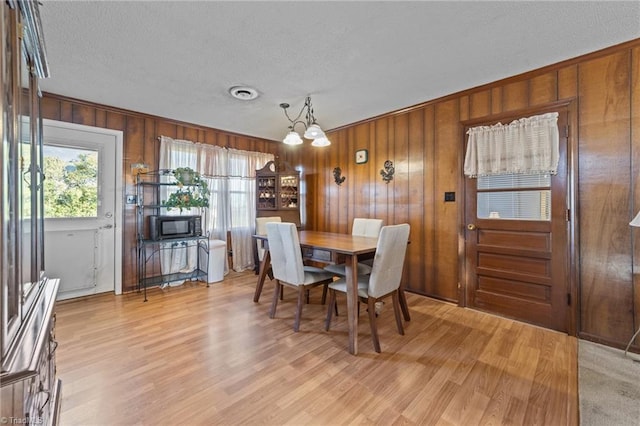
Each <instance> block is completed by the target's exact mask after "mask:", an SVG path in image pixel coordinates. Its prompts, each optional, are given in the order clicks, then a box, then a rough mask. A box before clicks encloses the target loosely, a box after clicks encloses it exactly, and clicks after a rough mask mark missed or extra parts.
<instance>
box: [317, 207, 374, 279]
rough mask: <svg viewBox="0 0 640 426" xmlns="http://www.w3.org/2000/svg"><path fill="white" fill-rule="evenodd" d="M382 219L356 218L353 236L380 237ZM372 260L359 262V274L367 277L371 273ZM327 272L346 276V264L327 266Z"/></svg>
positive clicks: (352, 229)
mask: <svg viewBox="0 0 640 426" xmlns="http://www.w3.org/2000/svg"><path fill="white" fill-rule="evenodd" d="M382 223H383V221H382V219H366V218H361V217H356V218H355V219H353V225H352V227H351V235H355V236H360V237H378V235H379V234H380V229H381V228H382ZM369 260H370V259H367V260H364V261H361V262H358V274H359V275H365V274H370V273H371V265H372V264H373V262H372V261H369ZM324 269H325V271H329V272H331V273H333V274H335V275H337V276H339V277H344V276H346V274H347V273H346V270H345V265H344V263H339V264H334V265H327V266H325V268H324Z"/></svg>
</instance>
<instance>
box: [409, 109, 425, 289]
mask: <svg viewBox="0 0 640 426" xmlns="http://www.w3.org/2000/svg"><path fill="white" fill-rule="evenodd" d="M408 119H409V123H408V126H409V129H408V136H409V139H408V145H407V150H408V152H407V154H408V155H410V157H409V158H408V159H407V166H408V168H407V185H408V199H407V220H406V221H407V223H409V225H410V226H411V232H410V235H409V240H410V241H411V243H410V244H409V246H407V254H406V256H407V258H406V260H405V270H404V273H405V278H404V282H405V283H406V286H407V287H411V288H412V289H413V288H415V289H416V290H417V291H419V292H422V293H424V283H425V281H426V280H425V277H424V273H425V269H424V267H423V266H422V265H423V263H424V260H425V240H424V236H425V233H424V231H423V230H424V228H425V224H424V214H423V211H424V204H423V203H424V199H425V197H424V194H425V187H424V182H425V178H424V174H425V172H427V171H428V169H427V168H426V167H425V150H426V149H428V146H427V145H425V142H424V131H425V123H424V119H425V117H424V110H417V111H411V112H410V113H408Z"/></svg>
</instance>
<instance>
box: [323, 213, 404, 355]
mask: <svg viewBox="0 0 640 426" xmlns="http://www.w3.org/2000/svg"><path fill="white" fill-rule="evenodd" d="M409 231H410V227H409V225H408V224H406V223H404V224H401V225H389V226H383V227H382V229H381V230H380V237H379V238H378V244H377V246H376V254H375V256H374V258H373V267H372V269H371V274H369V275H358V304H359V303H360V302H363V303H366V304H367V308H368V309H367V311H368V313H369V324H370V327H371V339H372V340H373V347H374V349H375V351H376V352H380V340H379V339H378V327H377V323H376V313H375V304H376V302H378V301H381V300H382V299H384V298H387V297H388V296H391V298H392V303H393V312H394V314H395V317H396V326H397V328H398V333H400V334H402V335H404V328H403V326H402V316H401V312H400V303H399V297H400V281H401V280H402V270H403V268H404V258H405V255H406V252H407V242H408V241H409ZM336 291H340V292H343V293H346V291H347V282H346V279H345V278H340V279H338V280H337V281H335V282H333V283H331V284H329V306H328V308H327V318H326V321H325V330H327V331H329V327H330V326H331V317H332V314H333V310H334V309H335V307H336Z"/></svg>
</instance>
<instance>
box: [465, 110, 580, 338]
mask: <svg viewBox="0 0 640 426" xmlns="http://www.w3.org/2000/svg"><path fill="white" fill-rule="evenodd" d="M556 110H557V111H558V112H559V113H560V115H559V117H558V128H559V130H560V160H559V165H558V173H557V175H549V174H547V175H544V174H542V175H504V176H491V177H485V178H478V179H471V178H467V177H465V186H466V188H465V190H466V197H465V233H466V236H465V257H466V265H465V271H466V287H465V289H466V291H465V300H466V305H467V306H468V307H471V308H475V309H479V310H482V311H487V312H491V313H494V314H497V315H502V316H506V317H510V318H514V319H517V320H520V321H524V322H528V323H531V324H536V325H539V326H542V327H546V328H550V329H554V330H559V331H564V332H566V331H568V327H569V325H568V318H569V317H568V315H569V306H568V305H569V300H570V299H569V293H570V291H569V290H570V289H569V278H568V259H569V247H568V244H569V243H568V241H569V236H568V225H569V224H568V217H569V215H568V205H567V191H568V185H567V182H568V181H567V144H568V143H567V142H568V141H567V132H566V129H567V124H568V114H569V113H568V110H567V109H566V108H564V107H563V108H561V109H559V110H558V109H556ZM532 115H533V114H532ZM515 118H519V117H514V119H515ZM506 121H509V120H505V122H506ZM486 124H487V125H489V124H494V123H486Z"/></svg>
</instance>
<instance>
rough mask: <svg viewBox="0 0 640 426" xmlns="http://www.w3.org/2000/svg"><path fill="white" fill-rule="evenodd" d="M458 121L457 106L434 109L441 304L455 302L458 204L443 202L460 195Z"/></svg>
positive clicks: (451, 103) (436, 242) (437, 290)
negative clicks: (450, 194) (448, 195)
mask: <svg viewBox="0 0 640 426" xmlns="http://www.w3.org/2000/svg"><path fill="white" fill-rule="evenodd" d="M460 127H461V125H460V120H459V117H458V103H457V102H455V101H454V100H450V101H446V102H443V103H440V104H438V105H436V107H435V145H436V146H435V183H436V186H435V194H434V198H435V202H434V205H435V206H436V210H435V227H436V230H437V232H436V235H435V240H434V241H433V245H434V248H435V256H436V257H435V264H436V265H437V266H436V271H435V277H434V278H435V281H434V283H433V285H434V289H435V294H436V295H438V296H439V297H441V298H443V299H445V300H451V301H455V300H457V298H458V290H457V289H458V287H457V284H458V280H459V277H458V232H459V229H458V206H461V205H462V200H460V199H456V201H455V202H445V201H444V193H445V192H455V193H456V194H459V193H460V188H458V176H459V175H460V173H461V166H462V165H461V164H458V157H459V156H458V150H457V149H452V147H458V146H460V140H459V137H460Z"/></svg>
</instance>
